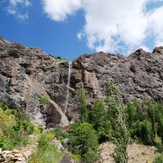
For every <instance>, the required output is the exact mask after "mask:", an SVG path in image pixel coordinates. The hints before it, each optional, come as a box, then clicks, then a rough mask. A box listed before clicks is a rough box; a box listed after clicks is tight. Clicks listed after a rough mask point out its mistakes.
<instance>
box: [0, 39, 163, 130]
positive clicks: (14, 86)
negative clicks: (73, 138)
mask: <svg viewBox="0 0 163 163" xmlns="http://www.w3.org/2000/svg"><path fill="white" fill-rule="evenodd" d="M68 69H69V64H68V62H66V61H62V60H60V59H57V57H53V56H50V55H48V54H46V53H45V52H43V51H42V50H40V49H38V48H30V47H25V46H23V45H21V44H18V43H15V42H9V41H6V40H4V39H3V38H2V37H1V38H0V101H3V100H7V101H8V103H9V105H10V106H11V107H12V108H20V109H22V110H23V111H24V112H25V113H27V114H28V115H29V117H30V119H31V120H32V121H34V122H36V123H37V124H39V125H43V126H46V127H48V128H50V127H57V126H62V127H66V126H67V125H68V124H69V123H70V122H71V121H73V120H76V119H78V118H79V114H80V110H79V107H78V100H77V92H78V91H79V90H80V89H82V88H84V89H85V91H86V96H87V102H88V104H89V105H90V106H91V105H92V103H93V101H94V100H95V99H96V98H100V99H104V97H105V95H106V92H107V83H108V81H109V80H114V81H115V83H116V84H117V85H118V87H119V89H120V90H121V92H122V96H123V99H124V102H127V101H130V100H132V99H134V98H140V99H150V98H153V99H155V100H162V99H163V47H157V48H155V49H154V50H153V52H152V53H149V52H145V51H144V50H143V49H138V50H137V51H135V52H134V53H132V54H131V55H130V56H129V57H124V56H122V55H113V54H109V53H103V52H99V53H95V54H93V55H89V54H84V55H82V56H80V57H79V58H77V59H76V60H74V61H73V62H72V67H71V72H72V73H71V78H70V87H69V101H68V108H67V112H64V110H65V102H66V97H67V94H66V92H67V82H68ZM39 97H44V98H47V99H48V101H49V102H48V103H47V104H45V103H42V102H41V101H40V100H39Z"/></svg>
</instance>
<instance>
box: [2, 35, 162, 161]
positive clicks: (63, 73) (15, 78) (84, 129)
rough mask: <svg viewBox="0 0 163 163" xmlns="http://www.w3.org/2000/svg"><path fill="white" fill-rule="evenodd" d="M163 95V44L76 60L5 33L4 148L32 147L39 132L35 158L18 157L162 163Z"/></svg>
mask: <svg viewBox="0 0 163 163" xmlns="http://www.w3.org/2000/svg"><path fill="white" fill-rule="evenodd" d="M162 100H163V47H157V48H155V49H154V50H153V52H152V53H149V52H145V51H144V50H143V49H138V50H136V51H135V52H134V53H132V54H131V55H130V56H129V57H124V56H122V55H119V54H117V55H115V54H110V53H103V52H99V53H95V54H83V55H81V56H80V57H79V58H77V59H74V60H73V61H71V62H68V61H66V60H65V59H62V58H60V57H56V56H52V55H50V54H46V53H45V52H43V51H42V50H40V49H38V48H32V47H26V46H23V45H21V44H19V43H15V42H10V41H7V40H4V39H3V38H2V37H0V111H1V113H0V126H1V128H0V134H1V137H0V149H1V148H2V150H4V149H13V148H15V147H16V148H17V147H18V146H19V145H20V146H21V147H22V148H23V149H22V150H25V152H26V148H27V149H28V148H30V144H29V142H30V141H27V140H31V137H32V138H33V136H34V137H36V140H35V143H34V146H35V147H34V148H32V151H30V156H29V157H28V158H25V157H24V156H23V154H22V153H21V151H16V154H15V150H13V152H12V151H10V152H7V153H8V154H9V155H10V154H11V155H13V157H14V158H16V155H17V153H19V154H20V155H22V157H24V158H23V159H25V160H26V161H27V160H30V162H31V163H32V162H36V163H37V162H42V161H43V162H46V161H47V158H48V159H49V160H48V161H47V163H48V162H49V163H51V162H53V160H54V158H55V159H56V160H57V161H56V162H58V163H60V162H62V163H68V162H83V161H84V162H86V163H92V162H97V163H104V162H108V161H109V162H116V163H119V162H122V163H127V162H151V161H153V160H155V161H154V163H160V162H159V161H163V157H162V153H161V152H162V151H163V132H162V131H163V130H162V128H163V120H162V119H163V102H162ZM24 113H25V114H24ZM7 119H8V120H7ZM5 126H6V127H5ZM13 134H14V135H13ZM11 135H13V137H12V136H11ZM17 140H19V141H17ZM8 142H10V143H11V144H10V143H8ZM9 145H10V146H9ZM25 145H27V147H26V146H25ZM28 145H29V147H28ZM60 147H61V148H60ZM159 153H161V155H160V156H159ZM19 154H18V155H19ZM157 156H158V158H156V157H157ZM5 157H6V158H7V157H8V156H6V151H1V150H0V158H1V159H2V160H3V161H4V160H5ZM11 159H12V158H11ZM16 159H17V158H16ZM74 160H76V161H74Z"/></svg>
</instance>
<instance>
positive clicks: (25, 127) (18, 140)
mask: <svg viewBox="0 0 163 163" xmlns="http://www.w3.org/2000/svg"><path fill="white" fill-rule="evenodd" d="M33 132H34V126H33V125H32V124H31V123H30V122H29V119H28V118H27V116H26V115H25V114H24V113H22V112H21V111H19V110H14V109H13V110H12V109H9V108H8V105H7V103H6V102H1V103H0V148H2V149H3V150H5V149H13V148H16V147H20V146H24V145H26V144H28V143H29V137H28V135H29V134H31V133H33Z"/></svg>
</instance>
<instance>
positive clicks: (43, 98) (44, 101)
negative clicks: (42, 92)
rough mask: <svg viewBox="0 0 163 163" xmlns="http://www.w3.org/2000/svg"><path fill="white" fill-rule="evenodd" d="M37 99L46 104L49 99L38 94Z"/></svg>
mask: <svg viewBox="0 0 163 163" xmlns="http://www.w3.org/2000/svg"><path fill="white" fill-rule="evenodd" d="M38 99H39V101H40V102H41V103H43V104H48V103H49V100H48V99H47V98H46V97H44V96H39V97H38Z"/></svg>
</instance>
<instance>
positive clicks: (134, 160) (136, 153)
mask: <svg viewBox="0 0 163 163" xmlns="http://www.w3.org/2000/svg"><path fill="white" fill-rule="evenodd" d="M114 149H115V145H114V144H113V143H111V142H107V143H103V144H101V145H100V148H99V154H100V159H99V161H97V162H96V163H114ZM128 156H129V160H128V163H152V162H153V161H154V158H155V157H156V148H155V147H154V146H145V145H142V144H135V143H133V144H130V145H128Z"/></svg>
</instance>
